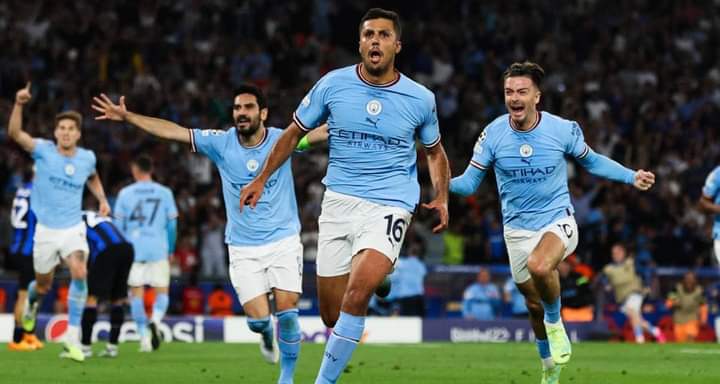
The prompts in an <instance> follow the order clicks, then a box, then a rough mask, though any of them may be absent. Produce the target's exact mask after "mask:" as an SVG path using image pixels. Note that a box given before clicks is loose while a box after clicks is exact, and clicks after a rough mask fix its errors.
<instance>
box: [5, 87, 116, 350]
mask: <svg viewBox="0 0 720 384" xmlns="http://www.w3.org/2000/svg"><path fill="white" fill-rule="evenodd" d="M30 98H31V95H30V83H28V85H27V86H26V87H25V88H23V89H21V90H19V91H18V92H17V95H16V98H15V106H14V107H13V110H12V113H11V115H10V124H9V126H8V135H9V136H10V137H11V138H12V139H13V140H15V141H16V142H17V143H18V144H20V146H21V147H22V148H23V149H25V150H26V151H28V152H30V154H31V155H32V157H33V159H34V160H35V179H34V181H33V202H32V209H33V212H35V215H36V216H37V226H36V228H35V237H34V241H35V244H34V246H33V263H34V268H35V284H30V286H29V287H28V303H27V304H26V306H25V312H24V313H23V327H24V328H25V329H26V330H31V329H34V328H35V319H36V315H37V309H38V306H39V305H40V303H41V302H42V299H43V297H45V295H46V294H47V293H48V291H49V290H50V288H51V285H52V281H53V272H54V269H55V267H56V266H57V265H58V264H59V263H61V262H62V261H65V263H66V264H67V265H68V267H69V268H70V275H71V277H72V281H71V282H70V290H69V292H68V329H67V332H66V334H65V343H64V347H65V350H64V351H63V353H62V354H61V355H60V356H61V357H67V358H70V359H73V360H75V361H83V360H85V357H84V356H83V353H82V351H81V349H80V320H81V318H82V313H83V308H84V307H85V299H86V298H87V280H86V275H87V268H86V265H85V258H86V257H87V254H88V244H87V241H86V239H85V223H84V222H83V220H82V211H81V206H82V198H83V190H84V186H85V185H86V184H87V186H88V189H90V192H92V193H93V195H94V196H95V197H96V198H97V200H98V201H99V202H100V214H101V215H103V216H107V215H108V214H109V213H110V206H109V205H108V202H107V199H106V198H105V192H104V191H103V187H102V184H101V182H100V177H99V176H98V174H97V173H96V172H95V154H94V153H93V152H92V151H90V150H87V149H84V148H80V147H78V145H77V143H78V141H79V140H80V135H81V132H80V128H81V127H82V116H81V115H80V114H79V113H78V112H75V111H67V112H62V113H59V114H57V115H56V116H55V139H56V140H57V144H55V143H53V142H51V141H49V140H44V139H36V138H33V137H31V136H30V135H29V134H28V133H27V132H25V131H23V130H22V110H23V106H24V105H25V104H27V102H28V101H30Z"/></svg>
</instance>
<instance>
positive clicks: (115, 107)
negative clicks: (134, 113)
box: [92, 93, 128, 121]
mask: <svg viewBox="0 0 720 384" xmlns="http://www.w3.org/2000/svg"><path fill="white" fill-rule="evenodd" d="M92 108H93V109H94V110H96V111H98V112H100V113H101V114H100V115H99V116H95V120H115V121H123V120H125V117H127V114H128V111H127V107H125V96H120V104H115V103H113V102H112V101H111V100H110V98H109V97H107V95H105V94H104V93H101V94H100V97H97V96H96V97H93V104H92Z"/></svg>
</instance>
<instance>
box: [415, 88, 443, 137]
mask: <svg viewBox="0 0 720 384" xmlns="http://www.w3.org/2000/svg"><path fill="white" fill-rule="evenodd" d="M424 107H425V113H424V114H423V115H424V116H425V120H424V121H423V123H422V125H420V127H419V128H418V136H419V137H420V142H421V143H423V145H424V146H425V148H432V147H434V146H436V145H437V144H438V143H440V125H439V124H438V117H437V107H436V106H435V96H434V95H433V94H432V93H430V96H429V97H428V101H427V102H426V104H425V105H424Z"/></svg>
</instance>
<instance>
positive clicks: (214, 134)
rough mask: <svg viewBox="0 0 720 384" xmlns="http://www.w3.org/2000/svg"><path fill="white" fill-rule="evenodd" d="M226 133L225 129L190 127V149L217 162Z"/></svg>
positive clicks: (220, 156)
mask: <svg viewBox="0 0 720 384" xmlns="http://www.w3.org/2000/svg"><path fill="white" fill-rule="evenodd" d="M227 135H228V132H227V131H221V130H218V129H191V130H190V149H191V150H192V151H193V152H197V153H202V154H203V155H205V156H207V157H208V159H210V160H211V161H212V162H214V163H217V162H218V161H219V160H220V159H222V155H221V151H222V147H223V145H224V143H225V139H226V137H227Z"/></svg>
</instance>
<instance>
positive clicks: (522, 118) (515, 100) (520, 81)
mask: <svg viewBox="0 0 720 384" xmlns="http://www.w3.org/2000/svg"><path fill="white" fill-rule="evenodd" d="M538 102H540V90H539V89H538V88H537V87H536V86H535V83H533V81H532V79H531V78H529V77H527V76H512V77H508V78H507V79H505V107H506V108H507V110H508V113H510V118H511V119H512V120H513V121H514V122H515V124H516V125H519V126H521V125H523V124H524V123H525V122H526V121H527V119H528V116H530V117H531V118H534V115H535V112H536V110H537V109H536V105H537V103H538Z"/></svg>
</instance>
